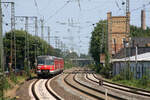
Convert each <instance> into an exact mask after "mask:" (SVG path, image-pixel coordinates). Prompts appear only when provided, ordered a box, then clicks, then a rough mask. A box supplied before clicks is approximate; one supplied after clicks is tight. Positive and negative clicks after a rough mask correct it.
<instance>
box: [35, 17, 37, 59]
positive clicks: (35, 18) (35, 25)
mask: <svg viewBox="0 0 150 100" xmlns="http://www.w3.org/2000/svg"><path fill="white" fill-rule="evenodd" d="M37 21H38V20H37V17H35V37H37V36H38V22H37ZM36 39H37V38H36ZM37 43H38V40H36V42H35V62H36V56H37Z"/></svg>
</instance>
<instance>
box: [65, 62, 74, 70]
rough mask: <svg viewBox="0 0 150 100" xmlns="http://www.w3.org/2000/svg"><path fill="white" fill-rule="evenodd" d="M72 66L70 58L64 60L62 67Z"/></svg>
mask: <svg viewBox="0 0 150 100" xmlns="http://www.w3.org/2000/svg"><path fill="white" fill-rule="evenodd" d="M72 67H74V66H73V64H72V63H71V61H70V60H64V69H69V68H72Z"/></svg>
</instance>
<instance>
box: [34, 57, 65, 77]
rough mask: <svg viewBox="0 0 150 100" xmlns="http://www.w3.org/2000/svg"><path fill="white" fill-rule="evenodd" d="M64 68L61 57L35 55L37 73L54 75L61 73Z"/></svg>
mask: <svg viewBox="0 0 150 100" xmlns="http://www.w3.org/2000/svg"><path fill="white" fill-rule="evenodd" d="M63 69H64V60H63V58H58V57H55V56H38V57H37V70H36V72H37V75H38V76H43V75H54V74H57V73H61V72H62V71H63Z"/></svg>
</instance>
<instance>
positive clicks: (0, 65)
mask: <svg viewBox="0 0 150 100" xmlns="http://www.w3.org/2000/svg"><path fill="white" fill-rule="evenodd" d="M2 32H3V31H2V8H1V0H0V85H1V88H0V98H2V100H4V98H3V97H4V87H3V84H4V62H3V35H2Z"/></svg>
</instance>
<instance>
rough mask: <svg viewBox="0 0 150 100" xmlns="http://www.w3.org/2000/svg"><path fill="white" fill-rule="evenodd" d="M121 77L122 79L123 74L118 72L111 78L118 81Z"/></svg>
mask: <svg viewBox="0 0 150 100" xmlns="http://www.w3.org/2000/svg"><path fill="white" fill-rule="evenodd" d="M123 79H124V78H123V76H122V75H120V74H118V75H116V76H115V77H113V78H112V80H113V81H120V80H123Z"/></svg>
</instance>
